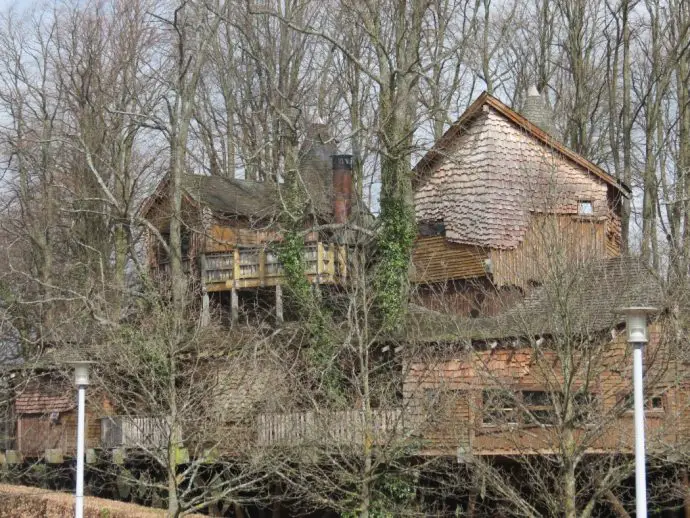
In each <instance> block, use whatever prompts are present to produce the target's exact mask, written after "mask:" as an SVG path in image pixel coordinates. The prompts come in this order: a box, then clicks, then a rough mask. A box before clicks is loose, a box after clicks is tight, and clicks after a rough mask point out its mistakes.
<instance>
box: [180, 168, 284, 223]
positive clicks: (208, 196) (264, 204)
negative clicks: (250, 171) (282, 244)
mask: <svg viewBox="0 0 690 518" xmlns="http://www.w3.org/2000/svg"><path fill="white" fill-rule="evenodd" d="M183 187H184V190H185V192H186V193H187V194H188V195H189V196H190V197H192V198H193V199H194V200H195V201H196V202H197V203H200V204H202V205H205V206H208V207H209V208H211V209H213V210H216V211H219V212H224V213H228V214H233V215H238V216H247V217H256V218H264V217H269V216H271V215H272V214H274V213H275V212H276V211H277V207H278V202H279V197H278V189H277V187H276V184H275V183H273V182H250V181H246V180H237V179H235V178H225V177H222V176H202V175H192V174H186V175H184V177H183Z"/></svg>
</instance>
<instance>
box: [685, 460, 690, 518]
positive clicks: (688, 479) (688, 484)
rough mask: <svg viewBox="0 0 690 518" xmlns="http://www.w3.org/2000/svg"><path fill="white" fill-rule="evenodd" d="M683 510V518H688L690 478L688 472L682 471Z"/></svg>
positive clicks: (689, 509) (689, 511)
mask: <svg viewBox="0 0 690 518" xmlns="http://www.w3.org/2000/svg"><path fill="white" fill-rule="evenodd" d="M683 489H684V494H683V510H684V511H685V513H684V514H685V518H690V476H688V470H687V469H684V470H683Z"/></svg>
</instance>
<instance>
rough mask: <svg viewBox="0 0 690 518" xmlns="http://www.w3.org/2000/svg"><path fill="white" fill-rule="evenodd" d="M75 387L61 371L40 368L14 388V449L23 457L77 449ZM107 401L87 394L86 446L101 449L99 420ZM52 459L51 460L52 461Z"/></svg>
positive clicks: (106, 410) (69, 452)
mask: <svg viewBox="0 0 690 518" xmlns="http://www.w3.org/2000/svg"><path fill="white" fill-rule="evenodd" d="M76 401H77V400H76V390H75V388H74V385H73V384H72V383H71V380H67V379H65V377H64V376H62V375H61V374H60V373H57V372H54V371H43V372H40V373H38V374H36V375H34V376H32V378H31V379H30V380H29V381H28V382H27V383H26V384H21V385H19V386H18V387H17V388H16V396H15V398H14V415H15V422H14V429H15V433H14V445H13V446H14V447H13V448H7V449H14V450H16V451H18V452H19V453H20V454H21V456H22V457H23V458H25V459H28V458H41V457H44V456H46V457H48V456H49V455H50V453H49V452H52V454H53V455H56V456H57V457H58V458H60V459H61V458H62V457H63V456H72V455H74V453H75V451H76V437H77V408H76ZM110 411H111V409H110V405H109V404H108V402H107V401H106V400H105V399H103V398H102V397H100V396H99V395H98V394H90V395H89V398H88V404H87V409H86V446H87V448H100V446H101V419H102V418H103V417H104V416H105V415H107V414H108V413H109V412H110ZM51 461H52V460H51Z"/></svg>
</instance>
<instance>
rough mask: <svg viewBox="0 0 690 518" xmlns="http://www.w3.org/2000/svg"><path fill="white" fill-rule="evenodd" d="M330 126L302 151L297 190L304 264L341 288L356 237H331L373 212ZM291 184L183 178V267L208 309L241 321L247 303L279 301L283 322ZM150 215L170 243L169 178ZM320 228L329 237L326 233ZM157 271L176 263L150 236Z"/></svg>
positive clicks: (318, 129)
mask: <svg viewBox="0 0 690 518" xmlns="http://www.w3.org/2000/svg"><path fill="white" fill-rule="evenodd" d="M336 153H337V151H336V149H335V146H334V144H333V141H332V139H331V138H330V137H329V136H328V133H327V130H326V127H325V125H323V124H313V125H311V126H310V128H309V131H308V133H307V137H306V139H305V142H304V145H303V146H302V149H301V150H300V167H299V171H298V178H297V180H296V181H297V182H298V183H299V186H298V187H297V190H298V191H300V192H301V195H302V196H303V198H305V199H304V202H305V209H306V212H307V213H308V215H309V218H308V222H307V224H308V225H309V226H308V227H305V228H310V229H312V228H315V229H317V230H314V231H309V232H306V231H305V232H306V235H305V242H306V246H305V248H304V263H305V267H306V268H305V269H306V275H307V277H308V279H309V281H310V282H312V283H314V284H324V285H329V284H331V285H332V284H338V283H340V282H342V280H343V279H345V278H346V276H347V254H348V245H349V244H350V243H348V233H347V232H346V231H343V229H339V231H338V232H334V231H333V230H328V229H327V228H328V226H329V225H331V226H333V225H334V224H335V225H341V226H342V225H344V224H346V223H348V222H350V221H356V222H358V223H360V224H361V222H362V221H365V220H367V219H368V218H369V212H368V210H367V208H366V207H365V206H364V205H363V204H362V202H361V201H360V199H359V197H358V196H357V195H356V193H354V192H353V180H352V157H351V156H349V155H337V154H336ZM288 187H289V186H288V184H286V183H282V182H279V181H277V179H275V178H274V179H267V180H266V181H262V182H255V181H249V180H242V179H237V178H226V177H221V176H207V175H191V174H186V175H184V177H183V182H182V189H183V192H184V196H183V203H182V223H183V229H182V238H181V242H182V247H181V248H182V263H183V270H184V271H185V272H187V273H188V274H189V275H190V276H191V277H192V278H193V279H194V280H195V282H196V285H197V286H199V287H200V289H201V292H202V297H203V303H204V306H205V307H208V304H209V303H214V302H215V303H216V304H217V305H218V306H219V307H227V306H229V307H230V311H231V318H232V321H236V320H237V318H238V312H239V311H240V308H241V302H242V300H243V299H247V300H252V301H254V302H256V300H257V299H259V300H260V301H261V300H263V301H264V302H266V300H268V299H271V298H272V297H275V299H274V300H275V303H274V302H273V301H269V302H268V306H269V307H275V309H276V316H277V318H278V319H279V320H281V319H282V302H281V285H282V284H283V282H284V272H283V267H282V265H281V263H280V261H279V258H278V253H277V246H278V245H279V243H280V242H281V241H282V236H281V233H280V225H279V224H278V223H279V221H278V220H279V219H280V218H281V215H282V214H284V211H285V210H286V198H287V196H289V193H288V190H289V188H288ZM142 214H143V216H144V217H145V218H147V219H148V220H149V221H150V222H151V223H152V224H153V225H154V226H155V228H156V229H157V231H158V233H159V234H160V236H161V237H162V238H163V239H164V240H166V241H167V239H168V237H169V224H170V217H171V216H170V214H171V205H170V199H169V188H168V180H167V178H166V179H164V180H163V181H162V182H161V183H160V185H159V186H158V188H157V189H156V191H155V193H154V194H153V195H152V196H151V197H150V198H149V199H148V200H147V203H146V204H145V206H144V209H143V213H142ZM319 228H323V230H321V231H319V230H318V229H319ZM148 257H149V264H150V267H151V268H152V269H153V270H154V271H155V272H158V273H159V274H163V275H165V274H166V273H167V272H168V271H169V258H168V256H167V253H166V252H165V247H164V246H162V245H161V240H160V239H159V238H158V236H155V234H154V233H149V247H148Z"/></svg>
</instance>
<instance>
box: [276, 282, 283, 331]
mask: <svg viewBox="0 0 690 518" xmlns="http://www.w3.org/2000/svg"><path fill="white" fill-rule="evenodd" d="M276 320H277V321H278V323H279V324H282V323H283V287H282V286H281V285H280V284H276Z"/></svg>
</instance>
